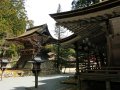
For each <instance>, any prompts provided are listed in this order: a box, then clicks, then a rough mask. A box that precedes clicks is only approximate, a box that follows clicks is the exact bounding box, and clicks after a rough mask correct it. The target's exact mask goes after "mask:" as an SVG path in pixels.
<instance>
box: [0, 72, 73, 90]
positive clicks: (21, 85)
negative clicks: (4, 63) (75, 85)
mask: <svg viewBox="0 0 120 90" xmlns="http://www.w3.org/2000/svg"><path fill="white" fill-rule="evenodd" d="M69 76H71V75H70V74H61V75H49V76H45V77H43V76H42V77H39V78H38V88H37V89H35V88H34V82H35V81H34V76H26V77H11V78H3V80H2V81H0V90H64V89H65V88H66V87H67V88H69V87H71V86H70V85H65V84H61V83H60V82H61V81H62V80H65V79H66V78H67V77H69Z"/></svg>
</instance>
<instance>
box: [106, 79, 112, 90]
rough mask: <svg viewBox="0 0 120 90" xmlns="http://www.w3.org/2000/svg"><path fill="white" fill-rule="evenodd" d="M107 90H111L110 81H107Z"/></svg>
mask: <svg viewBox="0 0 120 90" xmlns="http://www.w3.org/2000/svg"><path fill="white" fill-rule="evenodd" d="M106 90H111V86H110V81H106Z"/></svg>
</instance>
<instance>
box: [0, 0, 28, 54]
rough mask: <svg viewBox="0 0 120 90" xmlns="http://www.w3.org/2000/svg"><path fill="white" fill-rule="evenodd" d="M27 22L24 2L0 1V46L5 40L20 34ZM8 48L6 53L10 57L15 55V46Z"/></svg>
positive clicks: (15, 0) (13, 0) (17, 0)
mask: <svg viewBox="0 0 120 90" xmlns="http://www.w3.org/2000/svg"><path fill="white" fill-rule="evenodd" d="M27 22H28V18H27V16H26V11H25V7H24V0H0V46H1V47H4V46H5V38H10V37H16V36H18V35H20V34H22V33H23V32H24V31H25V29H26V24H27ZM8 46H9V47H10V48H9V49H8V51H7V52H8V53H9V54H10V55H11V53H14V54H15V51H16V49H17V48H16V46H15V45H10V44H8ZM1 51H2V50H1Z"/></svg>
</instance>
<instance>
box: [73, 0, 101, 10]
mask: <svg viewBox="0 0 120 90" xmlns="http://www.w3.org/2000/svg"><path fill="white" fill-rule="evenodd" d="M98 2H99V0H73V2H72V9H73V10H74V9H79V8H84V7H88V6H90V5H92V4H95V3H98Z"/></svg>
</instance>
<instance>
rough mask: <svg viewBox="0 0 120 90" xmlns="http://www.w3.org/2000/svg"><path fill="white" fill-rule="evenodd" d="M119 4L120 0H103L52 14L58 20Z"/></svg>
mask: <svg viewBox="0 0 120 90" xmlns="http://www.w3.org/2000/svg"><path fill="white" fill-rule="evenodd" d="M119 5H120V0H109V1H105V2H102V3H98V4H95V5H91V6H89V7H86V8H82V9H77V10H72V11H67V12H60V13H55V14H50V16H51V17H52V18H54V19H55V20H56V21H57V20H58V19H63V18H70V17H76V16H80V15H86V14H89V13H94V12H97V11H102V10H106V9H109V8H113V7H116V6H119Z"/></svg>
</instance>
